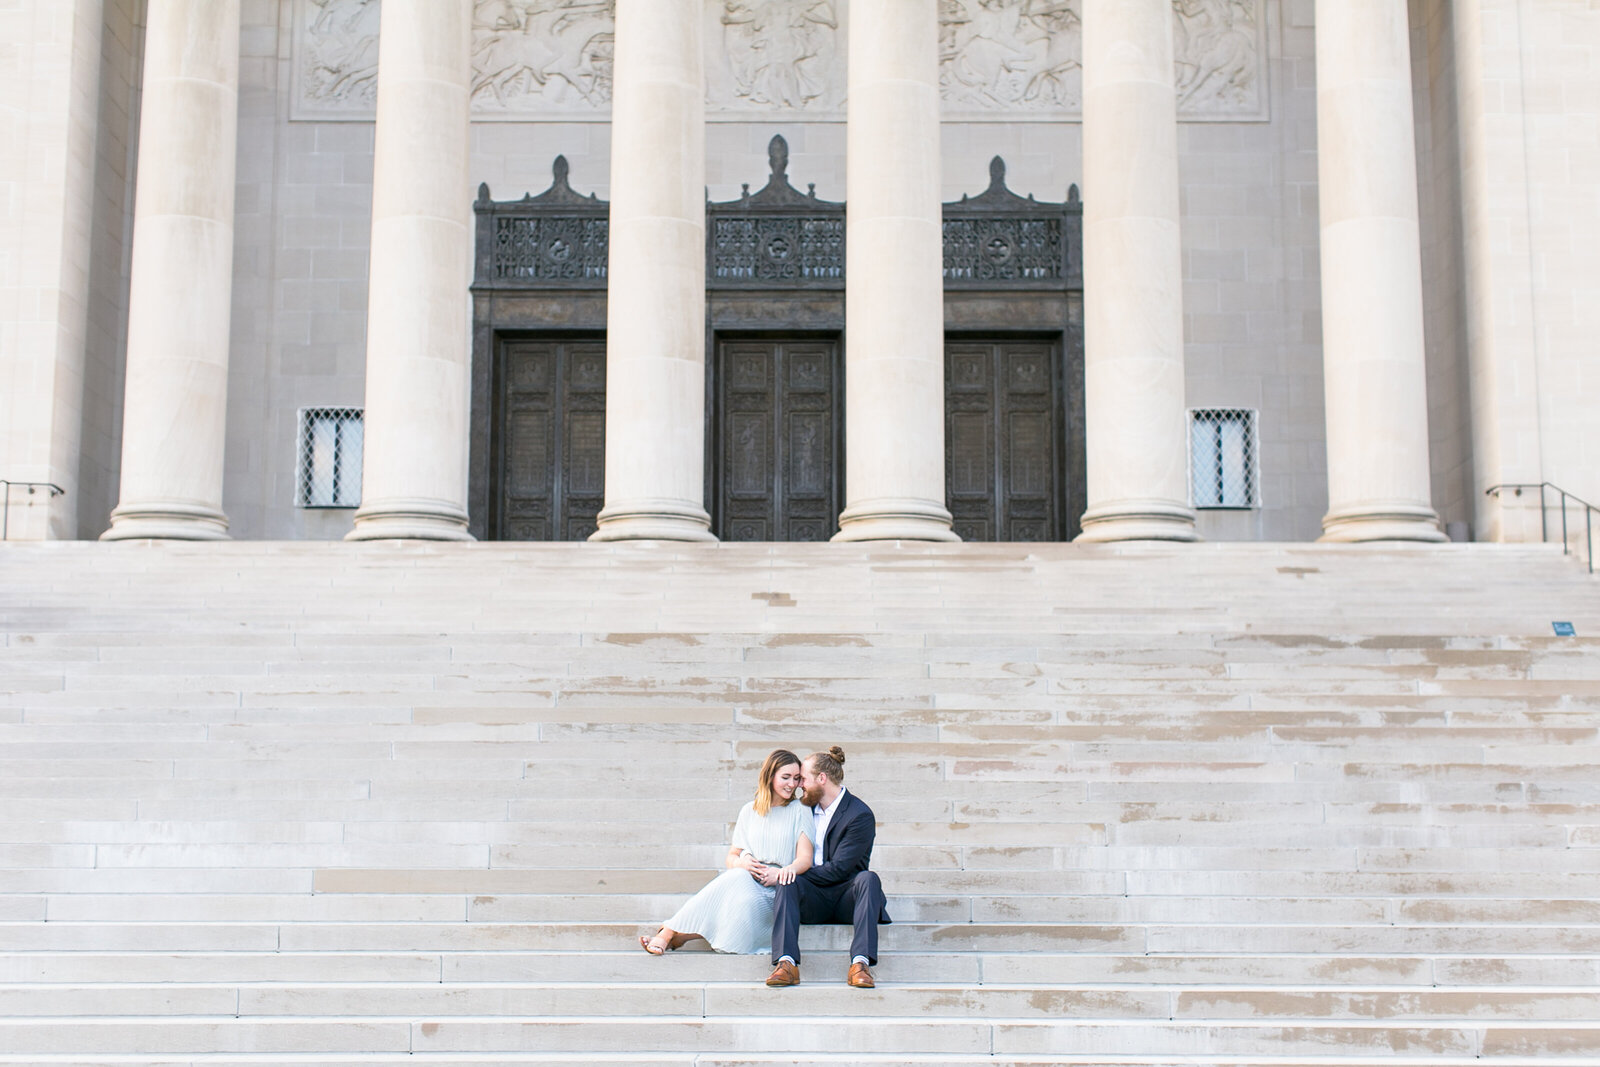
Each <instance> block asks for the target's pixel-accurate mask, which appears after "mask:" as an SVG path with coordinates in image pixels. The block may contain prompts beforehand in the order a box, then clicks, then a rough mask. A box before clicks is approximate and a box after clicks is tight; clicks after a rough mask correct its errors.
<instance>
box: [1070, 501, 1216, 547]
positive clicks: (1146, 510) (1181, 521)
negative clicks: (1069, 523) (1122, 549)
mask: <svg viewBox="0 0 1600 1067" xmlns="http://www.w3.org/2000/svg"><path fill="white" fill-rule="evenodd" d="M1082 525H1083V532H1082V533H1080V534H1078V536H1077V537H1075V538H1074V539H1073V540H1075V541H1082V542H1084V543H1086V544H1096V543H1100V542H1106V541H1198V540H1200V535H1199V534H1197V533H1195V531H1194V509H1193V508H1191V507H1188V506H1187V505H1184V504H1179V503H1177V502H1176V501H1171V500H1119V501H1117V502H1116V503H1112V504H1101V505H1100V506H1099V507H1093V508H1090V509H1089V510H1088V511H1086V512H1084V513H1083V520H1082Z"/></svg>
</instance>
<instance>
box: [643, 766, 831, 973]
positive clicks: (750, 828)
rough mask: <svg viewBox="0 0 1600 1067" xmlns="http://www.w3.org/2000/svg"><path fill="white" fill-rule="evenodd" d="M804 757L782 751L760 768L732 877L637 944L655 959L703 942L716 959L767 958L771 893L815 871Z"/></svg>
mask: <svg viewBox="0 0 1600 1067" xmlns="http://www.w3.org/2000/svg"><path fill="white" fill-rule="evenodd" d="M804 792H805V790H804V789H803V788H802V787H801V784H800V757H799V756H796V755H795V754H794V753H793V752H789V751H786V750H785V749H781V748H780V749H778V750H777V751H776V752H774V753H772V754H771V755H770V756H768V757H767V758H766V760H765V762H763V763H762V764H761V777H760V778H759V779H757V781H756V796H755V799H754V800H752V801H750V802H749V803H748V804H746V805H745V806H744V807H742V808H740V809H739V821H738V822H737V823H735V824H734V827H733V845H732V847H731V848H729V849H728V857H727V860H726V861H725V862H726V864H727V867H728V869H727V870H726V871H724V872H722V873H721V874H719V875H717V877H716V878H715V879H713V880H712V882H711V884H710V885H708V886H706V887H705V888H704V889H702V890H700V892H698V893H696V894H695V895H694V896H692V897H690V898H689V902H688V903H687V904H685V905H684V906H683V907H681V908H679V909H678V913H677V914H676V915H674V916H673V917H672V918H670V919H668V920H667V921H666V922H665V923H663V924H662V926H661V929H660V930H658V931H657V932H656V936H654V937H650V938H646V937H640V938H639V945H640V947H641V948H643V949H644V950H645V951H646V952H648V953H650V954H651V955H652V956H659V955H661V954H662V953H663V952H667V951H669V950H672V949H676V948H680V947H682V946H683V945H684V944H686V943H688V942H690V941H693V940H695V939H696V938H699V937H703V938H705V939H706V940H707V941H709V942H711V947H712V948H714V949H716V950H717V951H718V952H766V951H767V949H768V946H769V944H770V943H771V941H772V908H773V904H772V902H773V897H774V896H776V893H777V891H776V889H775V888H774V887H776V886H779V885H788V884H789V883H790V882H793V881H794V880H795V877H796V876H797V875H801V874H804V873H805V872H806V871H809V870H810V869H811V855H812V845H813V843H812V840H811V837H812V834H813V833H814V831H813V830H812V826H811V809H810V808H808V807H806V806H805V805H804V804H803V803H801V797H802V796H803V795H804Z"/></svg>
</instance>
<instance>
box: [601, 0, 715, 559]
mask: <svg viewBox="0 0 1600 1067" xmlns="http://www.w3.org/2000/svg"><path fill="white" fill-rule="evenodd" d="M704 14H705V12H704V9H703V5H702V4H701V2H700V0H617V22H616V52H615V62H614V64H613V71H614V73H613V81H612V95H611V225H610V249H611V252H610V263H609V265H608V267H607V293H606V295H607V305H606V307H607V310H606V502H605V507H604V508H602V509H601V511H600V515H599V517H598V529H596V531H595V532H594V533H593V534H592V535H591V536H590V540H593V541H623V540H635V539H660V540H670V541H712V540H715V537H713V536H712V534H711V532H710V526H711V519H710V517H709V516H708V515H707V514H706V509H705V381H706V378H705V374H706V371H705V346H706V332H705V329H706V326H705V324H706V221H705V219H706V134H705V93H706V87H705V86H706V82H705V57H704V54H703V47H704V46H703V42H702V36H703V31H702V22H703V18H704Z"/></svg>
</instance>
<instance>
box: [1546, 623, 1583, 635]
mask: <svg viewBox="0 0 1600 1067" xmlns="http://www.w3.org/2000/svg"><path fill="white" fill-rule="evenodd" d="M1550 625H1551V626H1552V627H1554V628H1555V631H1556V636H1557V637H1577V636H1578V631H1577V630H1575V629H1573V628H1572V624H1571V623H1570V622H1553V623H1551V624H1550Z"/></svg>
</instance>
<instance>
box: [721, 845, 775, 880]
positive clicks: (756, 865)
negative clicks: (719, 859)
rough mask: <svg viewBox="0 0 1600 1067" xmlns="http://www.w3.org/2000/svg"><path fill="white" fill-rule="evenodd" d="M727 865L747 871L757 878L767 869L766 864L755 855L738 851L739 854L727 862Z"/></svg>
mask: <svg viewBox="0 0 1600 1067" xmlns="http://www.w3.org/2000/svg"><path fill="white" fill-rule="evenodd" d="M728 866H729V867H735V868H738V869H739V870H745V871H749V872H750V873H751V874H752V875H754V876H755V877H756V878H757V879H759V878H760V877H761V876H762V874H763V873H765V871H766V869H767V867H766V864H764V863H762V862H761V861H760V860H758V859H756V858H755V856H754V855H752V854H751V853H749V852H741V853H739V855H738V856H737V857H736V858H735V859H734V860H733V862H731V863H729V864H728Z"/></svg>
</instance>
